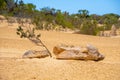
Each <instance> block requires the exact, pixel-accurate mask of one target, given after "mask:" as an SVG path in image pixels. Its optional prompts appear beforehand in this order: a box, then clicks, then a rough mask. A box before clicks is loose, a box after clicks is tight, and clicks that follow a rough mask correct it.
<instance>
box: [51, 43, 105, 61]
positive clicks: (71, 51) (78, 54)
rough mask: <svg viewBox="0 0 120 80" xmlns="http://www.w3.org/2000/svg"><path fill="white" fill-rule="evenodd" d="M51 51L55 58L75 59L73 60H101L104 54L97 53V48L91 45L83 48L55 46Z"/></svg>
mask: <svg viewBox="0 0 120 80" xmlns="http://www.w3.org/2000/svg"><path fill="white" fill-rule="evenodd" d="M53 53H54V54H55V56H56V59H75V60H95V61H98V60H102V59H104V56H103V55H102V54H100V53H99V51H98V49H97V48H95V47H94V46H92V45H87V46H86V47H85V48H81V47H74V46H64V45H62V46H55V47H54V48H53Z"/></svg>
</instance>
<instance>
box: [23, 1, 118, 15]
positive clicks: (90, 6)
mask: <svg viewBox="0 0 120 80" xmlns="http://www.w3.org/2000/svg"><path fill="white" fill-rule="evenodd" d="M23 1H24V3H33V4H34V5H36V9H38V10H39V9H41V8H43V7H50V8H55V9H60V10H61V11H67V12H69V13H70V14H73V13H77V12H78V10H81V9H86V10H88V11H89V13H90V14H98V15H103V14H108V13H114V14H118V15H120V0H23Z"/></svg>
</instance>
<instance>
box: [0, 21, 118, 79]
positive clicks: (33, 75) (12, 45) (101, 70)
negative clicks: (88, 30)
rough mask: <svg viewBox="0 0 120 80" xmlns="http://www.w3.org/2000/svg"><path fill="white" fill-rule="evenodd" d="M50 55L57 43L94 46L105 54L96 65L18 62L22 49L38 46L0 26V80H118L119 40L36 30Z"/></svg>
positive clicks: (69, 62)
mask: <svg viewBox="0 0 120 80" xmlns="http://www.w3.org/2000/svg"><path fill="white" fill-rule="evenodd" d="M37 33H41V35H42V36H41V40H42V41H43V43H44V44H45V45H46V46H47V47H48V49H49V50H50V52H51V53H52V49H53V47H54V46H55V45H58V44H69V45H75V46H81V47H85V46H86V44H88V43H89V44H92V45H94V46H96V47H97V48H98V49H99V51H100V52H101V53H102V54H103V55H105V59H104V60H102V61H99V62H94V61H81V60H56V59H55V58H54V55H53V53H52V55H53V58H50V57H47V58H42V59H21V56H22V55H23V53H24V52H25V51H26V50H29V49H37V50H39V49H40V47H38V46H36V45H35V44H34V43H32V42H30V41H29V40H28V39H21V38H19V36H17V35H16V27H15V25H13V26H7V23H4V24H3V23H0V80H119V79H120V37H115V38H110V37H97V36H88V35H81V34H72V33H64V32H55V31H38V32H37Z"/></svg>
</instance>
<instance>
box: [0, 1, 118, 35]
mask: <svg viewBox="0 0 120 80" xmlns="http://www.w3.org/2000/svg"><path fill="white" fill-rule="evenodd" d="M0 14H1V15H4V16H12V17H22V18H29V19H31V20H32V23H33V24H34V25H36V29H43V28H44V29H47V30H49V29H56V28H59V29H77V30H80V33H83V34H88V35H97V34H98V33H99V32H100V31H104V30H110V29H111V26H112V25H113V24H114V25H115V26H116V27H117V28H120V15H118V14H114V13H108V14H104V15H97V14H89V11H88V10H81V9H80V10H78V12H77V13H75V14H70V13H69V12H67V11H64V12H62V11H61V10H58V9H55V8H50V7H44V8H41V9H40V10H37V9H36V6H35V5H34V4H32V3H27V4H25V3H24V2H23V0H0ZM51 26H52V28H51ZM56 26H57V27H56Z"/></svg>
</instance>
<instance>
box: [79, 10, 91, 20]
mask: <svg viewBox="0 0 120 80" xmlns="http://www.w3.org/2000/svg"><path fill="white" fill-rule="evenodd" d="M78 14H79V15H80V18H87V17H88V16H89V11H88V10H85V9H84V10H78Z"/></svg>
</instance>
